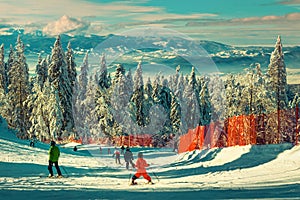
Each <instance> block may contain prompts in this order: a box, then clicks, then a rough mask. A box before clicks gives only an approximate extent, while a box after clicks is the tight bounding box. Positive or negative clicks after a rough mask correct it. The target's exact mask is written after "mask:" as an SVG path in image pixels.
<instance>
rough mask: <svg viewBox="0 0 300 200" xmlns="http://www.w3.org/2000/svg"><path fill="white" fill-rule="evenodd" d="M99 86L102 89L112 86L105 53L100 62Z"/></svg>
mask: <svg viewBox="0 0 300 200" xmlns="http://www.w3.org/2000/svg"><path fill="white" fill-rule="evenodd" d="M99 86H100V89H102V90H103V89H107V88H109V87H110V84H109V78H108V73H107V66H106V60H105V55H104V54H103V55H102V57H101V63H100V72H99Z"/></svg>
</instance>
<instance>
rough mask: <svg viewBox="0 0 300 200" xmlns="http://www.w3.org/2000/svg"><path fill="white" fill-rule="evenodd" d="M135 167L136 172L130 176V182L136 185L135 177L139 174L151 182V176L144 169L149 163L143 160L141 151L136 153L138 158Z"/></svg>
mask: <svg viewBox="0 0 300 200" xmlns="http://www.w3.org/2000/svg"><path fill="white" fill-rule="evenodd" d="M135 167H136V168H137V172H136V173H135V174H134V175H133V176H132V179H131V184H132V185H136V184H137V183H136V182H135V180H136V179H138V178H139V177H140V176H143V177H144V179H146V180H147V181H148V183H149V184H153V183H152V181H151V177H150V176H149V175H148V173H147V171H146V167H149V164H148V163H147V162H146V160H144V158H143V153H142V152H139V153H138V159H137V161H136V164H135Z"/></svg>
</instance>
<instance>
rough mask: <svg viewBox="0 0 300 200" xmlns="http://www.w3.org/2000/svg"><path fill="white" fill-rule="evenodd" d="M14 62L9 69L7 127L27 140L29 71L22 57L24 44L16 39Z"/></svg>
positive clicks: (23, 56)
mask: <svg viewBox="0 0 300 200" xmlns="http://www.w3.org/2000/svg"><path fill="white" fill-rule="evenodd" d="M15 48H16V52H15V60H14V62H13V63H12V65H11V68H10V69H9V72H8V73H9V83H10V84H9V86H8V98H9V102H10V104H11V108H12V109H13V110H12V112H11V119H10V120H8V123H9V126H11V127H13V128H15V129H17V130H18V137H20V138H27V137H28V136H27V130H28V129H29V124H28V122H29V115H30V113H28V112H29V110H26V107H25V106H24V102H25V100H26V99H27V97H28V95H29V92H30V91H29V72H28V71H29V70H28V65H27V63H26V58H25V55H24V44H23V42H22V41H21V39H20V36H18V38H17V42H16V47H15Z"/></svg>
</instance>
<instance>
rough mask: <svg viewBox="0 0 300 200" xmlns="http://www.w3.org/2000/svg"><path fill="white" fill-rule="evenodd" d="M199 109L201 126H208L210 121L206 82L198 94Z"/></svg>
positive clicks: (209, 104)
mask: <svg viewBox="0 0 300 200" xmlns="http://www.w3.org/2000/svg"><path fill="white" fill-rule="evenodd" d="M199 95H200V98H199V103H200V105H199V107H200V111H199V112H200V122H199V124H200V125H201V126H203V125H208V124H209V123H210V120H211V103H210V95H209V92H208V87H207V82H205V83H204V84H203V86H202V89H201V91H200V93H199Z"/></svg>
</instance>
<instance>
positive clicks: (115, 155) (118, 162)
mask: <svg viewBox="0 0 300 200" xmlns="http://www.w3.org/2000/svg"><path fill="white" fill-rule="evenodd" d="M120 154H121V153H120V151H119V150H118V149H117V147H115V151H114V153H113V157H115V159H116V164H121V161H120Z"/></svg>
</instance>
